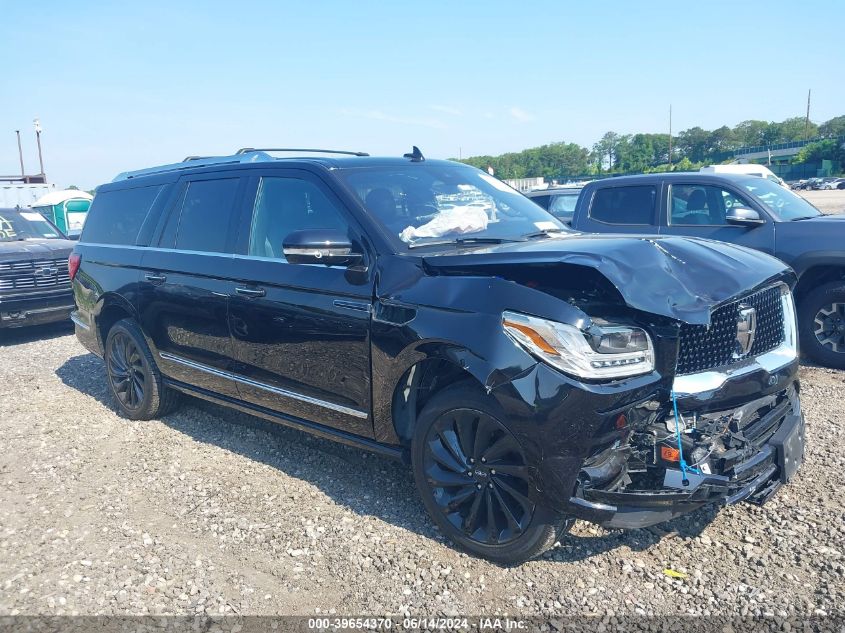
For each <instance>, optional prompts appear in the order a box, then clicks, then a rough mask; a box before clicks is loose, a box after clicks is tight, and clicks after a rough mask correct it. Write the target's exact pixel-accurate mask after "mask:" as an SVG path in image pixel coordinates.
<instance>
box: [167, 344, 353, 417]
mask: <svg viewBox="0 0 845 633" xmlns="http://www.w3.org/2000/svg"><path fill="white" fill-rule="evenodd" d="M158 355H159V356H160V357H161V358H163V359H164V360H169V361H173V362H174V363H179V364H180V365H184V366H185V367H190V368H191V369H196V370H197V371H202V372H205V373H207V374H212V375H214V376H218V377H220V378H226V379H227V380H233V381H235V382H239V383H241V384H243V385H247V386H249V387H256V388H258V389H263V390H265V391H269V392H271V393H275V394H277V395H280V396H284V397H286V398H293V399H294V400H299V401H300V402H307V403H308V404H314V405H317V406H318V407H323V408H324V409H330V410H332V411H338V412H340V413H345V414H347V415H351V416H354V417H356V418H363V419H366V418H367V417H369V415H368V414H367V413H366V412H365V411H359V410H358V409H352V408H351V407H344V406H343V405H340V404H335V403H333V402H328V401H326V400H320V399H319V398H313V397H311V396H306V395H304V394H301V393H297V392H295V391H288V390H287V389H281V388H279V387H274V386H272V385H268V384H266V383H263V382H258V381H257V380H252V379H250V378H247V377H246V376H241V375H239V374H234V373H232V372H228V371H223V370H222V369H215V368H214V367H209V366H208V365H203V364H202V363H197V362H195V361H192V360H188V359H187V358H182V357H181V356H175V355H174V354H170V353H168V352H159V354H158Z"/></svg>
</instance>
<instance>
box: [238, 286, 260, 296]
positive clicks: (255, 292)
mask: <svg viewBox="0 0 845 633" xmlns="http://www.w3.org/2000/svg"><path fill="white" fill-rule="evenodd" d="M235 292H237V293H238V294H239V295H242V296H244V297H263V296H264V295H266V294H267V291H266V290H264V288H235Z"/></svg>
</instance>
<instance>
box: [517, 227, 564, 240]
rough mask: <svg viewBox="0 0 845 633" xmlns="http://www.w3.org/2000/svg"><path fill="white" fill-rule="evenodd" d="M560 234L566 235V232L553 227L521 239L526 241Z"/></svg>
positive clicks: (528, 234)
mask: <svg viewBox="0 0 845 633" xmlns="http://www.w3.org/2000/svg"><path fill="white" fill-rule="evenodd" d="M561 233H566V231H564V230H563V229H559V228H557V227H555V228H553V229H544V230H542V231H537V232H536V233H527V234H526V235H523V236H522V238H523V239H526V240H533V239H536V238H538V237H551V236H552V235H559V234H561Z"/></svg>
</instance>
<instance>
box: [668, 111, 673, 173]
mask: <svg viewBox="0 0 845 633" xmlns="http://www.w3.org/2000/svg"><path fill="white" fill-rule="evenodd" d="M669 171H672V104H671V103H670V104H669Z"/></svg>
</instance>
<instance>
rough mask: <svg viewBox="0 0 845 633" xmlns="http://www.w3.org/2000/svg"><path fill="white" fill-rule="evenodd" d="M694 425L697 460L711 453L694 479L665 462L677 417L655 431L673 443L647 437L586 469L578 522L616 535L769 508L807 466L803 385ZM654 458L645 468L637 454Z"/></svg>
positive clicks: (690, 428)
mask: <svg viewBox="0 0 845 633" xmlns="http://www.w3.org/2000/svg"><path fill="white" fill-rule="evenodd" d="M687 411H688V412H689V410H687ZM684 417H685V416H684V414H683V413H682V414H681V418H682V419H683V418H684ZM669 418H671V420H669ZM690 418H692V421H691V422H690V421H689V420H687V426H686V428H685V429H684V432H683V435H684V436H685V437H684V443H685V444H687V445H688V446H689V447H690V448H691V449H692V450H691V451H690V452H691V453H692V452H693V451H694V450H695V448H693V447H695V446H696V445H697V446H698V447H699V448H700V447H701V446H705V445H706V446H707V447H709V453H708V454H706V455H705V456H704V457H703V458H700V459H698V460H695V461H691V463H693V464H695V467H694V472H691V471H689V470H688V471H686V472H685V473H684V472H682V471H681V470H680V469H679V468H678V467H677V466H676V465H675V466H673V465H672V464H671V463H666V462H665V461H663V462H661V459H660V448H661V446H667V445H669V444H670V441H676V440H675V439H674V438H672V434H671V433H669V432H668V429H669V428H670V427H671V425H672V423H673V421H674V416H666V417H665V418H664V419H662V420H661V421H660V422H659V423H657V424H655V425H654V426H655V427H656V428H661V425H662V428H664V429H665V430H666V436H665V437H663V438H662V440H661V438H659V437H655V438H654V442H653V444H652V445H651V446H650V447H646V446H644V445H643V441H644V440H643V439H642V438H643V437H644V436H640V440H639V444H640V445H639V446H636V444H637V442H636V441H633V442H632V444H634V445H635V446H634V447H632V446H630V445H628V446H621V445H619V446H613V447H610V448H608V449H606V450H604V451H602V453H600V454H598V455H595V456H593V457H592V458H591V459H590V460H587V462H585V464H584V466H583V467H582V471H581V472H582V477H581V478H580V479H579V484H578V488H577V491H576V494H575V495H574V496H573V497H572V498H570V500H569V503H570V506H571V508H572V512H573V514H575V515H576V516H579V517H580V518H584V519H587V520H589V521H592V522H594V523H598V524H600V525H603V526H605V527H608V528H642V527H648V526H650V525H654V524H656V523H661V522H663V521H668V520H670V519H673V518H675V517H678V516H680V515H682V514H686V513H688V512H691V511H693V510H696V509H697V508H700V507H702V506H704V505H708V504H714V503H715V504H724V505H728V504H733V503H738V502H739V501H744V500H748V501H751V502H755V503H764V502H765V501H767V500H768V499H769V498H770V497H771V496H772V495H773V494H774V493H775V492H776V491H777V489H778V488H779V487H780V486H781V485H782V484H784V483H786V482H787V481H789V480H790V479H791V478H792V476H793V475H794V474H795V472H796V470H797V469H798V467H799V465H800V464H801V462H802V460H803V456H804V417H803V415H802V413H801V404H800V397H799V394H798V390H797V388H796V385H795V384H790V385H789V387H788V388H787V389H784V390H783V391H780V392H776V393H774V394H770V395H768V396H765V397H761V398H759V399H757V400H754V401H752V402H749V403H747V404H745V405H743V406H740V407H736V408H734V409H729V410H723V411H716V412H709V413H708V414H706V415H704V416H701V417H698V418H697V417H696V416H695V415H694V414H693V415H690ZM714 428H715V429H721V432H713V429H714ZM705 429H706V431H705ZM708 431H709V432H710V433H711V435H708V434H707V432H708ZM686 436H693V437H696V436H697V439H695V440H694V439H692V438H691V437H686ZM669 438H672V439H671V440H669ZM667 440H668V441H667ZM638 449H639V451H638ZM649 450H651V452H652V459H651V460H650V461H651V463H646V461H649V460H645V459H644V460H642V462H640V464H639V466H638V465H637V458H636V454H637V453H638V452H639V455H640V456H642V455H643V453H644V452H648V451H649ZM699 457H700V456H699ZM596 474H598V476H596ZM597 484H598V485H597Z"/></svg>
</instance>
